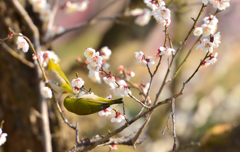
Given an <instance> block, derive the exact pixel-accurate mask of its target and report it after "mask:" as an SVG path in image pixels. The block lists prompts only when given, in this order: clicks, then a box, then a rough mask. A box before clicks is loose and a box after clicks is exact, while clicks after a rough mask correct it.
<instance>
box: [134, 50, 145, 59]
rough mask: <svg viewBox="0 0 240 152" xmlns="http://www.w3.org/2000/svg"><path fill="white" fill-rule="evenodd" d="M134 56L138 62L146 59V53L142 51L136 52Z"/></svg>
mask: <svg viewBox="0 0 240 152" xmlns="http://www.w3.org/2000/svg"><path fill="white" fill-rule="evenodd" d="M134 54H135V57H136V58H137V60H141V59H142V58H143V57H144V53H143V52H142V51H139V52H134Z"/></svg>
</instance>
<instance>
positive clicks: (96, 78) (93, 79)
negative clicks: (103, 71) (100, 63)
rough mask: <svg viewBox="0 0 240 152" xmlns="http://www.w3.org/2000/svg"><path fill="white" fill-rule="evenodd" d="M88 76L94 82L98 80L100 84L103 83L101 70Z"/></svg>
mask: <svg viewBox="0 0 240 152" xmlns="http://www.w3.org/2000/svg"><path fill="white" fill-rule="evenodd" d="M88 77H89V78H90V79H91V80H92V81H93V82H97V83H98V84H101V78H100V75H99V72H95V73H93V74H90V73H89V74H88Z"/></svg>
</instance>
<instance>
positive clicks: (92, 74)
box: [84, 46, 112, 83]
mask: <svg viewBox="0 0 240 152" xmlns="http://www.w3.org/2000/svg"><path fill="white" fill-rule="evenodd" d="M111 54H112V51H111V50H110V49H109V48H108V47H107V46H104V47H102V48H101V49H100V50H99V51H98V52H96V51H95V50H94V49H93V48H87V49H86V50H85V52H84V56H85V57H86V58H87V60H86V61H87V62H86V63H87V67H88V69H89V74H88V77H89V78H90V79H91V80H92V81H93V82H97V83H101V78H100V74H99V72H100V71H99V69H100V68H101V67H102V68H103V70H105V71H107V70H108V69H109V67H110V64H109V63H107V60H109V59H110V56H111Z"/></svg>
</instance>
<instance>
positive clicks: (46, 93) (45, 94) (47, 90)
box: [41, 87, 52, 98]
mask: <svg viewBox="0 0 240 152" xmlns="http://www.w3.org/2000/svg"><path fill="white" fill-rule="evenodd" d="M41 93H42V96H43V97H44V98H52V90H51V89H50V88H49V87H43V88H42V89H41Z"/></svg>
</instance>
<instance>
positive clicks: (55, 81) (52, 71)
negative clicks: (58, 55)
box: [47, 59, 73, 93]
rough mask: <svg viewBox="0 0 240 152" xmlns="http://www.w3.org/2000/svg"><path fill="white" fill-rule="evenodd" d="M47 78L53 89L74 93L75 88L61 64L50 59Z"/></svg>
mask: <svg viewBox="0 0 240 152" xmlns="http://www.w3.org/2000/svg"><path fill="white" fill-rule="evenodd" d="M47 78H48V81H49V84H50V86H51V87H52V89H53V90H54V91H56V92H59V93H72V92H73V89H72V87H71V85H70V82H69V80H68V79H67V77H66V75H65V74H64V73H63V71H62V70H61V68H60V66H59V64H58V63H57V62H55V61H54V60H52V59H50V60H49V62H48V73H47Z"/></svg>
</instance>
